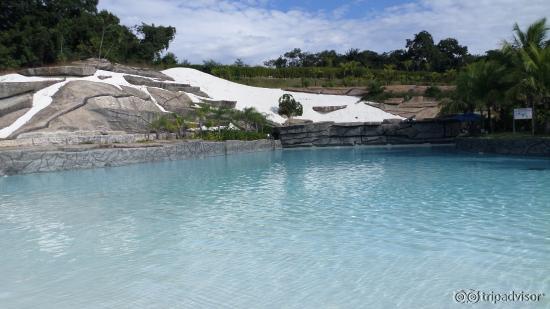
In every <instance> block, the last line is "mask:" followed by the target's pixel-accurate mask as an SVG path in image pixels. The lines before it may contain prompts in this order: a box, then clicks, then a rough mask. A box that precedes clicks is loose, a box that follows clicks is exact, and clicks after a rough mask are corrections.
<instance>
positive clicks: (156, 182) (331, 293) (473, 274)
mask: <svg viewBox="0 0 550 309" xmlns="http://www.w3.org/2000/svg"><path fill="white" fill-rule="evenodd" d="M549 184H550V161H549V160H540V159H521V158H505V157H496V156H494V157H493V156H478V155H464V154H454V153H452V152H450V151H449V150H445V149H444V148H443V149H433V150H432V149H429V148H411V149H409V148H394V149H389V150H388V149H384V148H376V149H369V148H343V149H316V150H313V149H306V150H291V151H284V152H274V153H257V154H243V155H235V156H229V157H216V158H208V159H203V160H189V161H181V162H166V163H155V164H143V165H135V166H128V167H121V168H111V169H98V170H86V171H71V172H63V173H51V174H41V175H28V176H14V177H8V178H2V179H0V233H1V234H0V235H2V237H0V248H1V249H2V251H3V254H2V255H0V273H1V274H2V276H1V277H0V308H29V307H40V308H98V307H101V308H151V307H155V308H167V307H176V308H281V307H286V308H327V307H328V308H330V307H334V308H364V307H367V308H386V307H402V308H449V307H453V306H458V305H457V304H455V303H454V301H453V299H452V297H453V292H454V291H457V290H460V289H469V288H474V289H480V290H482V289H485V290H489V291H501V292H508V291H510V290H514V289H515V290H520V291H530V292H546V293H548V292H549V291H550V279H549V278H550V273H549V269H550V264H549V262H548V256H550V209H549V208H548V207H549V205H550V204H549V203H548V201H550V190H548V185H549ZM549 299H550V298H549ZM549 299H546V300H544V301H543V302H542V303H539V304H535V306H534V307H537V306H539V307H541V308H544V307H548V306H550V302H549ZM458 307H460V306H458ZM519 307H521V306H519Z"/></svg>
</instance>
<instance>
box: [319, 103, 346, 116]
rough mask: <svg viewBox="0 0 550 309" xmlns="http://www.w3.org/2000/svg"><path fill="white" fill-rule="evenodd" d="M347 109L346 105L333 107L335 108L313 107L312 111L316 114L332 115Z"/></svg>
mask: <svg viewBox="0 0 550 309" xmlns="http://www.w3.org/2000/svg"><path fill="white" fill-rule="evenodd" d="M346 107H348V106H347V105H335V106H313V110H314V111H316V112H318V113H323V114H327V113H332V112H334V111H337V110H341V109H344V108H346Z"/></svg>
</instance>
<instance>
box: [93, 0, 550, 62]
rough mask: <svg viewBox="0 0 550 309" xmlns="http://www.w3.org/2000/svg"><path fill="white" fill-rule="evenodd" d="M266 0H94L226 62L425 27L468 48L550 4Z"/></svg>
mask: <svg viewBox="0 0 550 309" xmlns="http://www.w3.org/2000/svg"><path fill="white" fill-rule="evenodd" d="M350 2H352V1H350ZM268 3H269V0H241V1H217V0H193V1H173V0H156V1H150V0H100V2H99V7H100V8H101V9H107V10H110V11H112V12H113V13H115V14H116V15H117V16H119V17H120V18H121V20H122V22H123V23H124V24H127V25H134V24H138V23H140V22H142V21H143V22H146V23H155V24H157V25H158V24H160V25H172V26H175V27H176V29H177V34H176V39H175V40H174V42H172V44H171V46H170V51H172V52H174V53H175V54H176V55H177V56H178V58H179V59H188V60H190V61H191V62H200V61H202V60H203V59H215V60H217V61H222V62H225V63H229V62H232V61H233V60H235V59H236V58H242V59H244V60H245V61H246V62H248V63H253V64H260V63H262V62H263V60H266V59H270V58H274V57H276V56H278V55H280V54H282V53H283V52H285V51H288V50H290V49H292V48H294V47H300V48H302V49H303V50H307V51H320V50H323V49H335V50H337V51H340V52H343V51H345V50H347V49H349V48H352V47H355V48H360V49H370V50H375V51H378V52H383V51H390V50H394V49H399V48H404V45H405V40H406V39H407V38H411V37H412V36H413V35H414V34H415V33H417V32H419V31H421V30H427V31H429V32H430V33H432V34H433V35H434V38H435V39H436V40H439V39H442V38H446V37H455V38H457V39H458V40H459V41H460V42H461V43H462V44H465V45H467V46H468V47H469V48H470V51H472V52H474V53H483V52H484V51H486V50H489V49H494V48H497V47H499V44H500V43H501V42H502V40H504V39H509V38H510V37H511V29H512V26H513V24H514V22H518V23H519V24H520V25H521V26H525V25H527V24H529V23H531V22H533V21H534V20H536V19H538V18H541V17H545V16H544V15H545V13H548V12H550V1H548V0H420V1H417V2H412V1H411V3H409V4H405V5H400V6H394V7H390V8H387V9H386V10H384V11H383V12H379V13H377V14H372V12H365V17H363V18H357V19H346V18H345V17H343V16H345V14H344V13H345V10H346V6H343V7H341V8H339V9H337V10H336V11H335V12H331V13H323V12H322V11H320V12H313V13H311V12H306V11H303V10H300V9H293V10H289V11H281V10H275V9H270V6H268V5H267V4H268Z"/></svg>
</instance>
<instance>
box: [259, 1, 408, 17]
mask: <svg viewBox="0 0 550 309" xmlns="http://www.w3.org/2000/svg"><path fill="white" fill-rule="evenodd" d="M409 2H412V1H408V0H387V1H375V0H355V1H349V0H330V1H323V0H318V1H315V0H305V1H291V0H272V1H269V2H266V5H267V6H268V7H270V8H273V9H278V10H283V11H288V10H304V11H310V12H324V13H329V14H332V13H333V12H336V13H337V14H336V15H337V17H339V18H365V17H368V16H370V15H376V14H377V13H378V12H382V11H383V10H384V9H385V8H388V7H393V6H397V5H402V4H405V3H409Z"/></svg>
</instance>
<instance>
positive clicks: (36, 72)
mask: <svg viewBox="0 0 550 309" xmlns="http://www.w3.org/2000/svg"><path fill="white" fill-rule="evenodd" d="M96 71H97V70H96V68H94V67H88V66H76V65H65V66H57V67H41V68H29V69H23V70H21V71H19V74H21V75H26V76H79V77H83V76H92V75H94V74H95V72H96Z"/></svg>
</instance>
